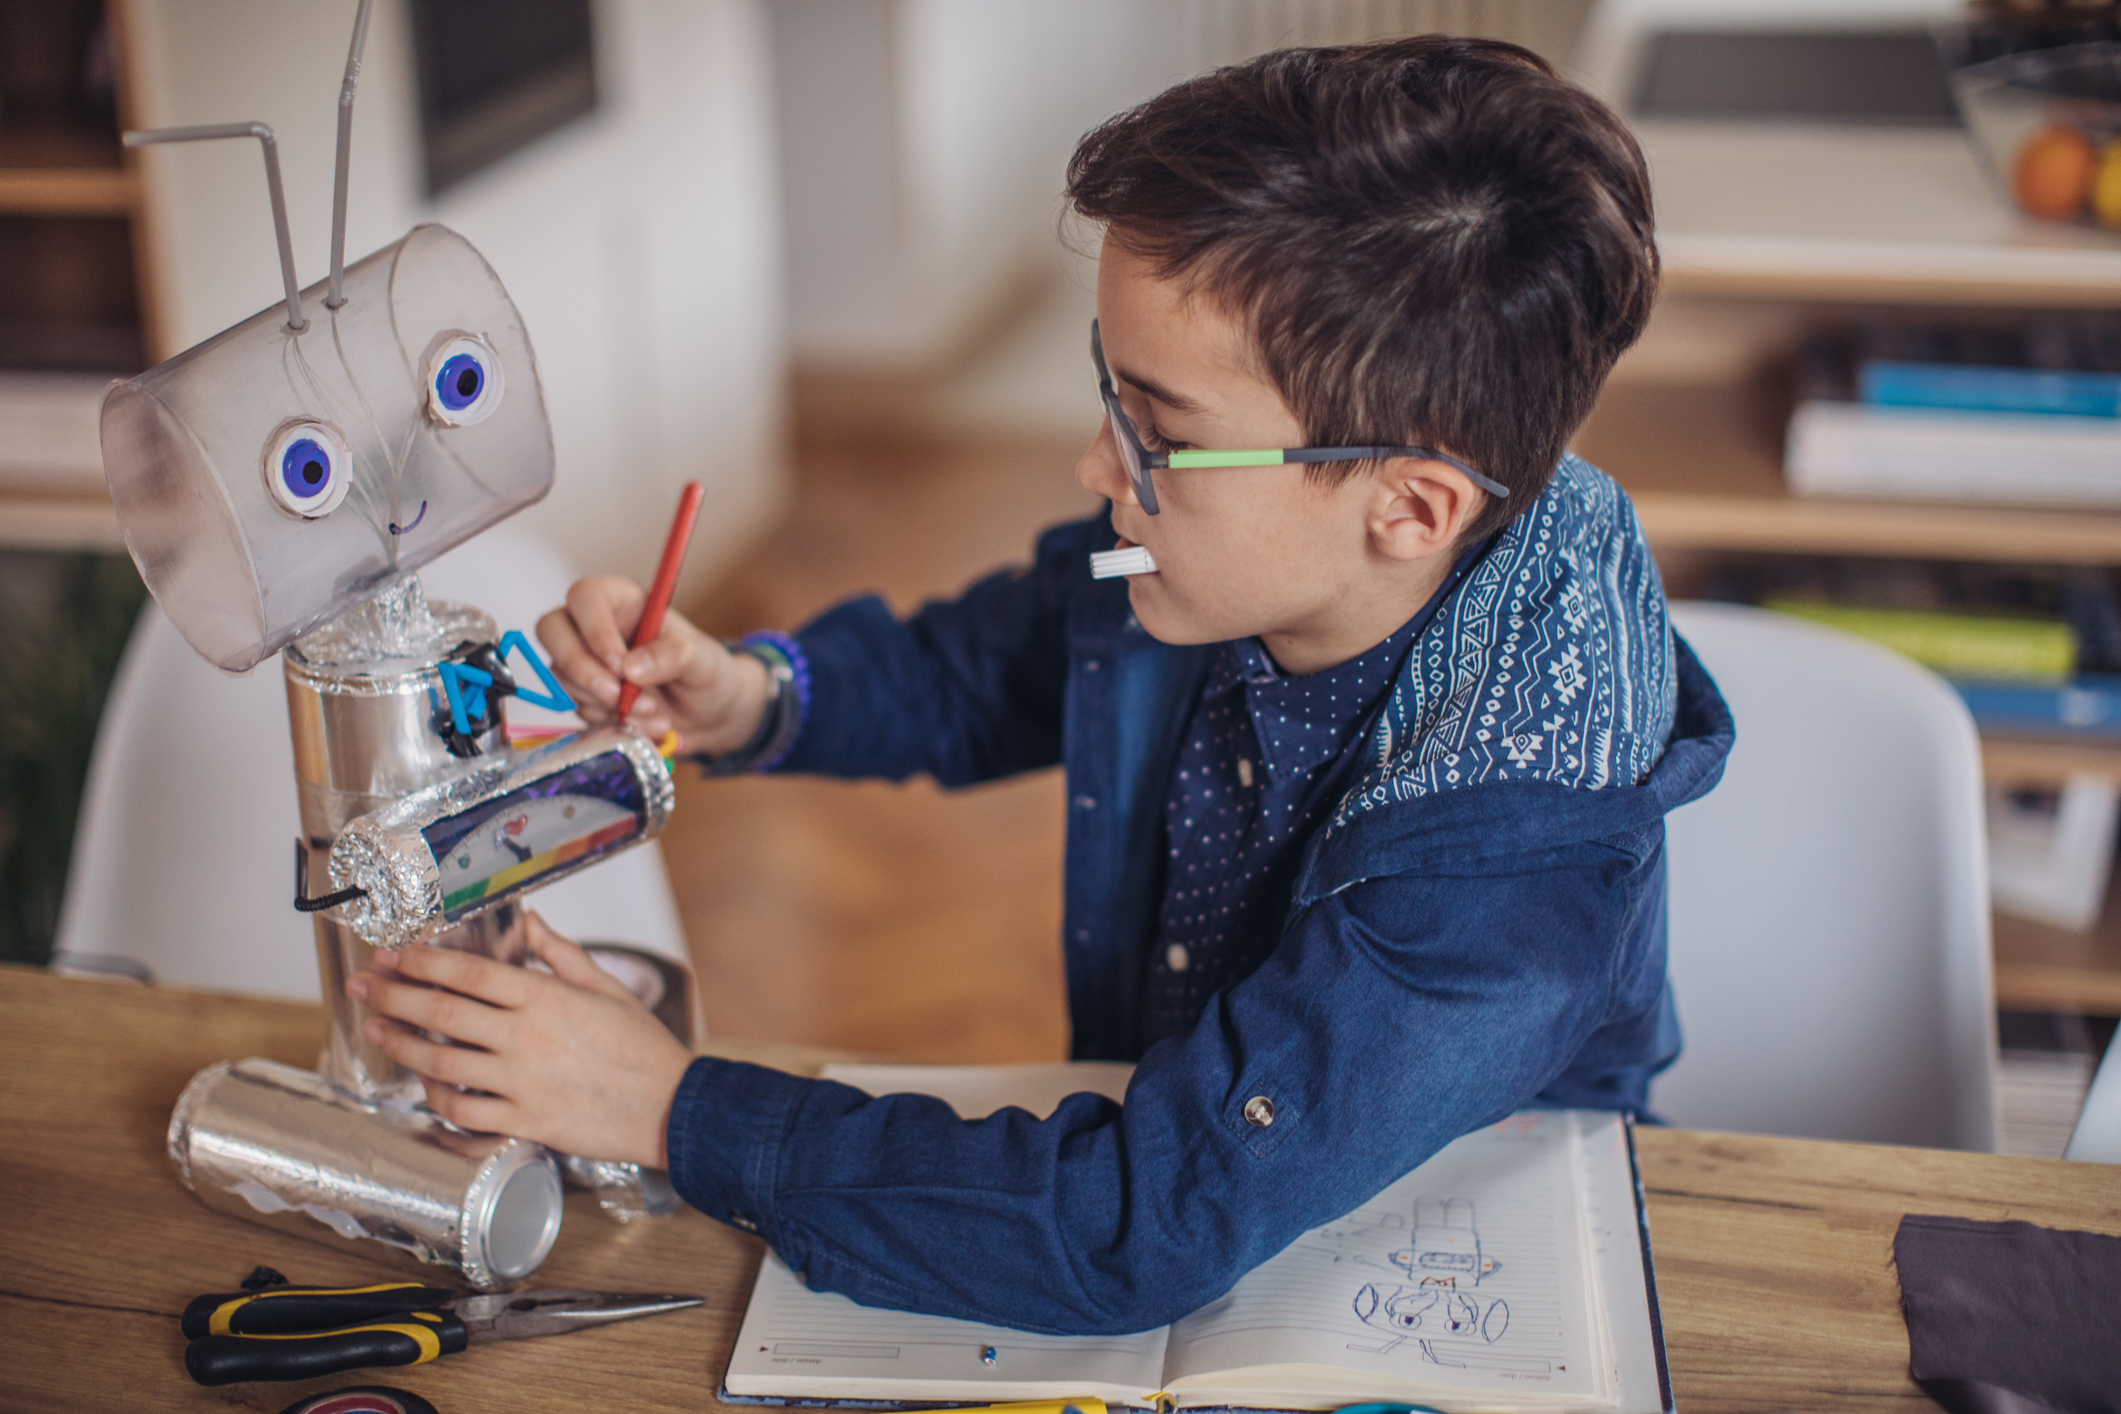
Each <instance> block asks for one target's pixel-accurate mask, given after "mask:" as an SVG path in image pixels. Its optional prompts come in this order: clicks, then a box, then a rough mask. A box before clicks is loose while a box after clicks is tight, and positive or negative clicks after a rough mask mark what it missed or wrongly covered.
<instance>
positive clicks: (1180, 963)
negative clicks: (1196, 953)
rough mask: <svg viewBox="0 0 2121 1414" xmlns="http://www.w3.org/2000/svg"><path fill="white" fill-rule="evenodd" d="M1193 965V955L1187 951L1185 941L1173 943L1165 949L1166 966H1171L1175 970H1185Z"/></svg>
mask: <svg viewBox="0 0 2121 1414" xmlns="http://www.w3.org/2000/svg"><path fill="white" fill-rule="evenodd" d="M1192 965H1193V958H1192V955H1191V954H1189V953H1188V952H1187V951H1186V945H1185V944H1184V943H1173V944H1172V945H1171V946H1170V947H1168V948H1165V949H1164V966H1166V967H1168V968H1170V969H1171V970H1172V971H1173V972H1184V971H1185V970H1186V969H1187V968H1189V967H1191V966H1192Z"/></svg>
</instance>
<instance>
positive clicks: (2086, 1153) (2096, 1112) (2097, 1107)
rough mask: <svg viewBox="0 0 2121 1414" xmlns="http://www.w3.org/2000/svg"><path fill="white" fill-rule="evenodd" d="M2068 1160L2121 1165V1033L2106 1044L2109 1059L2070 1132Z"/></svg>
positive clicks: (2095, 1078)
mask: <svg viewBox="0 0 2121 1414" xmlns="http://www.w3.org/2000/svg"><path fill="white" fill-rule="evenodd" d="M2062 1157H2063V1158H2065V1159H2076V1160H2078V1161H2080V1162H2083V1163H2088V1164H2121V1032H2117V1033H2116V1034H2115V1036H2114V1039H2113V1040H2111V1041H2109V1042H2107V1045H2106V1059H2104V1060H2102V1061H2100V1062H2099V1069H2098V1071H2097V1072H2096V1073H2094V1074H2093V1076H2092V1088H2091V1089H2090V1091H2088V1092H2087V1093H2086V1094H2085V1096H2084V1108H2083V1109H2082V1110H2080V1111H2078V1113H2077V1124H2076V1128H2074V1129H2073V1130H2071V1131H2070V1136H2069V1147H2068V1148H2066V1149H2064V1150H2063V1151H2062Z"/></svg>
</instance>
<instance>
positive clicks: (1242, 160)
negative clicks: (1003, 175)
mask: <svg viewBox="0 0 2121 1414" xmlns="http://www.w3.org/2000/svg"><path fill="white" fill-rule="evenodd" d="M1068 199H1069V201H1070V203H1071V204H1072V205H1073V207H1074V209H1075V210H1076V211H1077V212H1079V213H1081V214H1082V215H1083V216H1086V217H1088V218H1090V219H1091V220H1093V221H1098V222H1101V223H1103V224H1104V225H1105V227H1106V239H1107V240H1112V241H1117V242H1118V243H1119V244H1120V245H1122V246H1124V247H1125V248H1126V249H1127V250H1128V251H1130V252H1132V253H1134V254H1136V255H1139V256H1142V257H1144V258H1146V259H1148V260H1149V261H1150V262H1151V267H1152V268H1153V269H1154V270H1155V271H1156V272H1157V274H1158V275H1159V276H1162V277H1166V278H1171V277H1182V278H1185V279H1189V280H1191V281H1193V282H1195V283H1196V285H1197V287H1198V288H1199V289H1200V291H1201V292H1202V293H1203V294H1205V295H1206V296H1208V297H1209V298H1211V299H1213V300H1214V301H1215V302H1216V303H1217V304H1218V305H1220V306H1221V307H1223V308H1225V309H1227V310H1229V311H1231V312H1232V313H1233V314H1236V315H1237V316H1239V317H1241V318H1243V319H1244V320H1245V321H1246V323H1247V324H1248V326H1249V327H1250V329H1251V331H1252V335H1253V339H1254V341H1255V343H1256V344H1257V347H1258V350H1259V353H1260V357H1261V359H1262V361H1263V363H1264V365H1265V370H1266V374H1267V376H1268V377H1269V378H1270V379H1271V380H1272V381H1273V383H1274V385H1275V387H1276V388H1278V389H1279V390H1280V392H1281V395H1282V399H1283V401H1284V402H1286V403H1287V404H1288V405H1289V408H1290V410H1291V411H1292V412H1294V413H1295V414H1296V416H1297V418H1298V420H1299V421H1301V422H1302V423H1303V425H1304V430H1305V434H1306V436H1307V437H1309V439H1310V441H1311V443H1312V445H1315V446H1371V445H1379V444H1401V443H1410V442H1411V443H1417V444H1422V445H1429V446H1434V447H1437V448H1439V449H1441V450H1445V451H1449V452H1451V453H1453V454H1455V455H1457V456H1460V457H1463V458H1464V459H1465V460H1467V461H1469V462H1471V463H1472V464H1473V465H1475V466H1477V467H1479V468H1480V469H1481V470H1482V471H1484V472H1486V473H1487V474H1488V475H1489V476H1491V477H1493V478H1494V479H1495V480H1497V481H1499V482H1501V483H1502V484H1503V485H1505V486H1507V487H1509V488H1510V496H1509V499H1508V501H1507V502H1502V501H1496V500H1491V501H1490V503H1489V504H1488V505H1487V506H1485V507H1484V508H1483V509H1482V512H1481V514H1480V516H1479V517H1478V518H1477V519H1476V520H1475V521H1474V522H1473V524H1472V525H1471V526H1470V527H1468V533H1469V534H1472V535H1483V534H1486V533H1487V532H1489V531H1491V530H1493V529H1495V528H1496V527H1498V526H1501V525H1503V524H1506V523H1507V522H1508V521H1509V520H1510V518H1511V517H1512V516H1514V515H1515V514H1516V513H1517V512H1519V511H1521V510H1523V509H1524V508H1525V507H1527V506H1529V505H1530V504H1531V503H1532V502H1533V501H1534V500H1535V499H1537V497H1538V496H1539V494H1540V492H1541V491H1543V490H1544V489H1545V488H1546V484H1547V481H1548V479H1549V478H1550V477H1551V476H1552V475H1553V472H1554V467H1555V464H1556V463H1557V462H1558V461H1559V460H1560V458H1561V453H1562V450H1563V448H1564V446H1565V445H1566V444H1567V442H1568V439H1569V437H1570V436H1571V435H1572V434H1573V433H1574V432H1575V430H1576V428H1577V427H1578V426H1579V425H1580V424H1581V423H1582V421H1583V419H1584V417H1585V416H1586V415H1587V414H1588V413H1589V412H1590V410H1591V404H1592V402H1593V401H1594V400H1595V399H1596V398H1597V396H1598V389H1599V386H1600V385H1601V384H1602V383H1603V382H1604V381H1605V376H1606V373H1607V372H1608V371H1609V370H1610V369H1611V368H1612V366H1613V361H1614V360H1615V359H1617V358H1619V357H1620V354H1621V353H1622V351H1623V350H1625V349H1626V348H1627V347H1628V345H1629V344H1631V343H1633V342H1634V341H1635V339H1636V337H1637V336H1638V335H1639V334H1640V333H1641V332H1642V327H1643V324H1644V322H1645V321H1646V320H1647V319H1648V318H1649V313H1650V305H1651V302H1652V300H1653V299H1654V298H1655V296H1656V291H1657V268H1658V267H1657V248H1656V245H1655V244H1654V242H1653V240H1652V232H1651V214H1650V184H1649V175H1648V173H1647V171H1646V170H1645V169H1644V166H1643V160H1642V152H1641V150H1640V149H1639V148H1638V147H1637V146H1636V145H1635V140H1634V138H1633V137H1631V136H1630V135H1629V133H1628V131H1627V129H1626V127H1625V126H1623V125H1622V123H1621V121H1620V119H1619V118H1617V117H1616V116H1614V114H1613V113H1612V111H1611V110H1609V109H1608V108H1606V107H1605V105H1604V104H1602V103H1600V102H1598V100H1596V99H1595V98H1592V97H1591V96H1590V95H1589V94H1587V93H1585V92H1583V91H1582V90H1581V89H1578V88H1576V87H1574V86H1572V85H1570V84H1568V83H1566V82H1564V81H1562V80H1561V79H1559V78H1557V77H1556V76H1555V74H1554V71H1553V69H1552V68H1550V67H1549V66H1548V65H1547V63H1546V61H1545V60H1543V59H1541V58H1539V57H1538V56H1537V55H1535V54H1533V53H1532V52H1531V51H1529V50H1526V49H1520V48H1519V47H1517V46H1516V45H1514V44H1505V43H1502V42H1500V41H1497V40H1483V39H1454V38H1449V37H1445V36H1441V35H1426V36H1422V37H1418V38H1413V39H1395V40H1385V41H1381V42H1378V43H1372V44H1353V45H1344V46H1340V47H1337V48H1329V49H1284V50H1277V51H1275V52H1273V53H1269V54H1265V55H1262V56H1260V57H1259V58H1257V59H1253V60H1251V61H1249V62H1247V63H1243V64H1238V65H1233V66H1231V67H1229V68H1224V69H1217V70H1215V71H1214V72H1212V73H1209V74H1204V75H1202V76H1201V77H1199V78H1196V79H1191V80H1188V81H1187V82H1185V83H1181V84H1179V85H1177V86H1176V87H1174V88H1170V89H1167V90H1165V91H1164V92H1163V93H1161V94H1159V95H1158V96H1157V97H1155V98H1152V99H1150V100H1149V101H1148V102H1147V103H1144V104H1142V105H1141V106H1140V107H1138V108H1133V109H1130V110H1129V111H1127V112H1124V113H1121V114H1119V115H1118V116H1117V117H1114V118H1112V119H1109V120H1108V121H1106V122H1105V123H1104V124H1103V125H1102V126H1100V127H1098V128H1096V129H1094V130H1093V131H1092V132H1090V133H1089V134H1088V135H1087V136H1086V137H1084V138H1083V140H1082V142H1081V144H1080V145H1078V146H1077V148H1076V150H1075V156H1074V158H1073V159H1072V160H1071V161H1070V162H1069V164H1068ZM1352 469H1353V467H1352V466H1351V464H1350V463H1346V462H1341V463H1314V464H1313V471H1314V474H1320V475H1332V474H1334V473H1335V471H1336V470H1337V471H1338V472H1339V473H1340V474H1343V475H1345V474H1348V473H1349V472H1350V471H1352Z"/></svg>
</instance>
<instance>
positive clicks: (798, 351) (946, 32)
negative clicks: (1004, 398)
mask: <svg viewBox="0 0 2121 1414" xmlns="http://www.w3.org/2000/svg"><path fill="white" fill-rule="evenodd" d="M1182 15H1183V7H1178V6H1172V5H1168V4H1164V5H1155V6H1149V5H1142V4H1141V3H1140V0H775V3H774V5H773V7H772V23H773V37H774V62H775V69H776V75H777V88H778V90H779V105H780V114H781V134H782V144H783V146H782V181H783V193H784V201H785V203H786V209H787V213H788V232H789V246H788V250H789V271H790V275H791V288H790V297H789V311H790V329H791V339H792V342H793V348H794V353H795V356H796V358H797V359H798V360H800V361H801V362H803V363H806V364H810V365H813V366H914V367H918V366H921V365H924V364H931V363H934V362H937V361H939V360H945V359H947V358H949V357H950V356H951V355H952V354H954V353H955V352H957V351H958V349H959V345H960V344H961V342H962V340H963V339H964V338H965V337H966V335H967V334H968V333H969V332H970V331H971V330H973V329H975V328H976V327H977V326H978V325H979V323H980V322H981V320H982V319H983V318H984V317H985V316H986V314H987V313H988V311H990V310H991V309H992V308H994V306H995V304H996V303H997V302H998V301H1000V300H1003V299H1006V298H1007V297H1008V294H1009V292H1010V290H1011V289H1012V287H1014V286H1016V285H1018V284H1019V283H1021V282H1023V281H1025V280H1027V279H1037V278H1040V277H1042V276H1044V277H1053V276H1057V275H1059V274H1060V272H1062V271H1063V270H1065V269H1067V268H1068V265H1069V262H1067V261H1066V259H1065V258H1064V256H1063V253H1062V251H1061V250H1060V247H1059V244H1058V242H1057V241H1056V240H1055V238H1054V232H1055V223H1056V221H1057V220H1058V218H1059V216H1060V212H1061V185H1062V178H1063V174H1064V170H1065V168H1066V165H1067V161H1068V154H1069V153H1070V152H1071V151H1073V150H1074V147H1075V142H1076V139H1077V138H1078V137H1080V136H1081V135H1082V134H1083V133H1084V132H1085V131H1087V130H1088V129H1089V128H1090V127H1092V126H1094V125H1095V124H1096V123H1098V122H1099V121H1101V120H1102V119H1104V118H1105V117H1106V116H1108V115H1109V114H1111V113H1112V112H1114V111H1116V110H1118V109H1119V108H1121V107H1123V106H1125V105H1126V104H1128V103H1130V102H1134V101H1136V100H1138V99H1140V98H1143V97H1146V96H1148V95H1149V94H1150V93H1153V92H1155V91H1156V89H1157V88H1160V87H1161V86H1162V85H1163V84H1164V83H1167V82H1169V81H1171V80H1172V79H1175V78H1177V77H1180V76H1181V75H1182V73H1183V72H1184V70H1183V68H1182V66H1181V64H1180V62H1179V60H1178V59H1177V57H1176V56H1177V55H1178V53H1179V52H1180V50H1181V49H1182V47H1183V46H1180V45H1177V44H1175V43H1172V42H1169V41H1168V39H1167V38H1166V36H1168V35H1170V34H1175V33H1176V32H1178V31H1179V30H1180V29H1182V28H1183V26H1182V24H1181V23H1180V21H1181V19H1182Z"/></svg>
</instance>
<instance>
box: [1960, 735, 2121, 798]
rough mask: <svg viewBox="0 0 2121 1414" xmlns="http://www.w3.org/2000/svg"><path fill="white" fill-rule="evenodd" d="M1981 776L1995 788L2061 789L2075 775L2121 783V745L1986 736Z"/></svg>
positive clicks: (1982, 742) (1982, 741) (2117, 743)
mask: <svg viewBox="0 0 2121 1414" xmlns="http://www.w3.org/2000/svg"><path fill="white" fill-rule="evenodd" d="M1981 773H1982V774H1983V775H1984V776H1986V777H1987V778H1988V779H1989V781H1990V782H1992V783H1993V784H1996V785H2001V786H2024V787H2030V788H2034V789H2045V790H2055V789H2059V788H2060V787H2061V786H2062V784H2063V782H2065V781H2067V780H2068V779H2069V778H2070V777H2071V776H2076V775H2088V776H2110V777H2112V778H2113V779H2114V780H2116V781H2121V742H2096V741H2065V740H2057V739H2041V738H2037V737H2007V736H1989V735H1986V734H1983V736H1982V738H1981Z"/></svg>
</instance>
